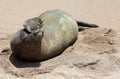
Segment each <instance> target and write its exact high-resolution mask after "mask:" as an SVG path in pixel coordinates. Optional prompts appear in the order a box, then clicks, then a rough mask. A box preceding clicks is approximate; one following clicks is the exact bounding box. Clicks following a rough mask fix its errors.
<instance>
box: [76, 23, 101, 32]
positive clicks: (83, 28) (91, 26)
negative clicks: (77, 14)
mask: <svg viewBox="0 0 120 79" xmlns="http://www.w3.org/2000/svg"><path fill="white" fill-rule="evenodd" d="M77 24H78V26H79V31H81V30H85V29H87V28H98V27H99V26H98V25H96V24H90V23H86V22H82V21H77Z"/></svg>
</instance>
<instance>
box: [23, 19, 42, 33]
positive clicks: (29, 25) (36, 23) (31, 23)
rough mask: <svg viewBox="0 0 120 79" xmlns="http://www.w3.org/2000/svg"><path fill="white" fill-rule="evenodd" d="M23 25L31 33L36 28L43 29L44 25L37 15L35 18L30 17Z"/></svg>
mask: <svg viewBox="0 0 120 79" xmlns="http://www.w3.org/2000/svg"><path fill="white" fill-rule="evenodd" d="M23 26H24V27H25V30H26V31H28V32H29V33H31V32H32V31H34V30H37V29H41V27H42V21H41V19H40V18H38V17H35V18H32V19H28V20H27V21H26V22H25V23H24V25H23Z"/></svg>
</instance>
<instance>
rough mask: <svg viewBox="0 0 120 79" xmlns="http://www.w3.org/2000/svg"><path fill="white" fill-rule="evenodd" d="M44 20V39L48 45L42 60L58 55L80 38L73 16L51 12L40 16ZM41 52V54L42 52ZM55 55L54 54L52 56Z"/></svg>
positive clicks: (45, 46) (45, 47) (60, 12)
mask: <svg viewBox="0 0 120 79" xmlns="http://www.w3.org/2000/svg"><path fill="white" fill-rule="evenodd" d="M39 17H40V18H41V20H42V23H43V27H42V28H41V30H43V31H44V38H43V40H46V41H45V42H46V44H45V45H44V48H43V49H42V51H45V50H46V52H44V53H42V54H41V56H40V57H41V58H44V57H45V55H47V56H46V57H49V56H52V55H57V54H59V53H60V52H62V51H63V50H64V49H66V48H67V47H68V46H70V43H71V42H73V41H75V40H76V38H77V36H78V25H77V23H76V21H75V20H74V19H73V18H72V16H71V15H69V14H67V13H65V12H62V11H59V10H51V11H47V12H45V13H43V14H42V15H41V16H39ZM42 51H41V52H42ZM52 53H53V54H52Z"/></svg>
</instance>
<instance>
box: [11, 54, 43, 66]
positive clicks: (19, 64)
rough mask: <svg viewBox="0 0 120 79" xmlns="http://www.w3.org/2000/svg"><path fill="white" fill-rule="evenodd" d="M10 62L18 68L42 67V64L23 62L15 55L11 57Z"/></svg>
mask: <svg viewBox="0 0 120 79" xmlns="http://www.w3.org/2000/svg"><path fill="white" fill-rule="evenodd" d="M9 60H10V62H11V63H12V64H13V65H14V66H15V67H17V68H28V67H40V65H41V64H40V62H28V61H23V60H20V59H18V58H16V57H15V55H14V54H11V55H10V57H9Z"/></svg>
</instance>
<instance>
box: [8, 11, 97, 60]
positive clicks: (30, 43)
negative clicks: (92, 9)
mask: <svg viewBox="0 0 120 79" xmlns="http://www.w3.org/2000/svg"><path fill="white" fill-rule="evenodd" d="M80 25H81V26H88V27H89V26H93V27H98V26H97V25H94V24H88V23H84V22H79V21H76V20H75V19H73V18H72V16H71V15H69V14H68V13H65V12H63V11H59V10H50V11H46V12H44V13H43V14H41V15H40V16H38V17H35V18H32V19H28V20H27V21H26V22H25V24H24V25H23V26H24V29H21V30H19V31H18V32H17V33H16V34H15V35H14V37H13V38H12V40H11V45H10V46H11V50H12V52H13V54H15V56H16V57H18V58H20V59H23V60H27V61H43V60H46V59H50V58H52V57H55V56H57V55H59V54H61V53H62V52H63V51H64V50H65V49H66V48H67V47H69V46H70V45H72V44H73V43H74V42H75V41H76V39H77V36H78V29H80V27H78V26H80ZM82 30H83V29H82Z"/></svg>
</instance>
